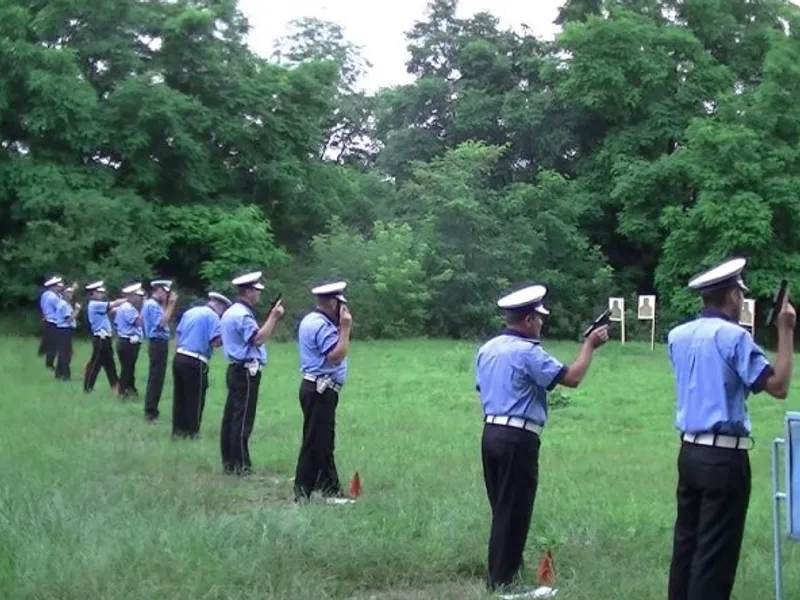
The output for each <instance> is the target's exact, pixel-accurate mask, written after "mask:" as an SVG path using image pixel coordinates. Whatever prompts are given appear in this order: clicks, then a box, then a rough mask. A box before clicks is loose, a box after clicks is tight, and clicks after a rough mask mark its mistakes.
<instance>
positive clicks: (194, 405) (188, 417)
mask: <svg viewBox="0 0 800 600" xmlns="http://www.w3.org/2000/svg"><path fill="white" fill-rule="evenodd" d="M172 386H173V391H172V435H174V436H175V437H196V436H197V434H198V433H200V423H201V421H202V420H203V407H204V406H205V404H206V390H207V389H208V365H207V364H206V363H204V362H203V361H201V360H199V359H197V358H192V357H191V356H186V355H184V354H175V358H173V359H172Z"/></svg>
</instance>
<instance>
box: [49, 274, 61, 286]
mask: <svg viewBox="0 0 800 600" xmlns="http://www.w3.org/2000/svg"><path fill="white" fill-rule="evenodd" d="M63 281H64V280H63V279H61V277H60V276H59V275H54V276H53V277H51V278H50V279H48V280H47V281H45V282H44V287H50V286H51V285H58V284H59V283H62V282H63Z"/></svg>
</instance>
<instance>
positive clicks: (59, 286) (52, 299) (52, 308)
mask: <svg viewBox="0 0 800 600" xmlns="http://www.w3.org/2000/svg"><path fill="white" fill-rule="evenodd" d="M44 288H45V289H44V292H43V293H42V296H41V298H40V299H39V308H40V311H41V314H42V319H43V320H44V334H43V339H44V354H45V360H44V365H45V367H47V368H48V369H55V359H56V338H57V337H58V331H56V321H57V318H56V307H57V306H58V302H59V300H60V298H61V292H62V291H63V290H64V280H63V279H62V278H61V276H60V275H53V276H52V277H50V278H49V279H48V280H47V281H45V282H44Z"/></svg>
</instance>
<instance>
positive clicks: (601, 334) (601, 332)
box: [586, 325, 608, 348]
mask: <svg viewBox="0 0 800 600" xmlns="http://www.w3.org/2000/svg"><path fill="white" fill-rule="evenodd" d="M586 341H587V342H589V345H591V347H592V348H599V347H600V346H602V345H603V344H605V343H606V342H607V341H608V325H603V326H602V327H598V328H597V329H595V330H594V331H593V332H592V333H590V334H589V337H588V338H586Z"/></svg>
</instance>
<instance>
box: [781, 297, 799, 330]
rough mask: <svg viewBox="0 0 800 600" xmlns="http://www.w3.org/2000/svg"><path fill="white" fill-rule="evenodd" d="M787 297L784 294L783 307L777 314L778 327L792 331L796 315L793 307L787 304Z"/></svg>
mask: <svg viewBox="0 0 800 600" xmlns="http://www.w3.org/2000/svg"><path fill="white" fill-rule="evenodd" d="M788 296H789V294H786V296H784V297H783V306H782V307H781V312H779V313H778V327H779V328H780V329H785V330H788V331H792V330H794V326H795V323H796V322H797V313H796V312H795V311H794V306H792V305H791V304H790V303H789V299H788Z"/></svg>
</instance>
